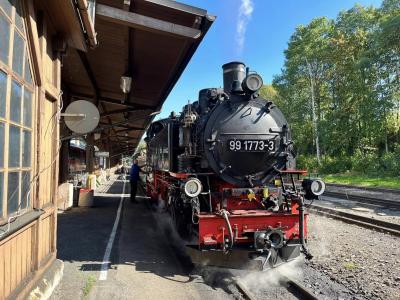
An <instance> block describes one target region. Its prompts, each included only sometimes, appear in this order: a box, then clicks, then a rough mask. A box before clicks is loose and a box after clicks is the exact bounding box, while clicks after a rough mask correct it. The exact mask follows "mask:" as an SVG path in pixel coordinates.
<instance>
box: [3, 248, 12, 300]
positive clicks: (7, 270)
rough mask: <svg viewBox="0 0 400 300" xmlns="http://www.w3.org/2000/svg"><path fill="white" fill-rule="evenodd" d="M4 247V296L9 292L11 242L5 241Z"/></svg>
mask: <svg viewBox="0 0 400 300" xmlns="http://www.w3.org/2000/svg"><path fill="white" fill-rule="evenodd" d="M2 247H3V248H4V297H7V296H8V295H9V294H10V292H11V257H10V256H11V255H10V254H11V244H10V243H7V244H4V245H3V246H2Z"/></svg>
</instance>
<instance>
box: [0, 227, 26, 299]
mask: <svg viewBox="0 0 400 300" xmlns="http://www.w3.org/2000/svg"><path fill="white" fill-rule="evenodd" d="M32 228H33V226H31V227H28V228H26V229H25V230H23V229H22V231H20V232H18V233H17V234H15V235H14V236H12V237H10V238H9V239H6V241H2V244H1V245H0V299H4V298H6V297H7V296H9V295H10V294H11V293H12V291H14V290H15V289H16V288H17V287H18V286H19V285H20V284H21V282H23V280H24V279H25V278H26V277H27V276H28V275H30V274H31V272H32V267H31V266H32V233H33V230H32Z"/></svg>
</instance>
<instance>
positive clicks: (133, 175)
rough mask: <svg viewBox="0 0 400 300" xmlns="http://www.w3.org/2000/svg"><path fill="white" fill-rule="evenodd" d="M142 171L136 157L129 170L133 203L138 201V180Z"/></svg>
mask: <svg viewBox="0 0 400 300" xmlns="http://www.w3.org/2000/svg"><path fill="white" fill-rule="evenodd" d="M140 172H142V169H141V168H140V167H139V165H138V161H137V159H135V160H134V161H133V164H132V167H131V170H130V172H129V181H130V183H131V202H133V203H137V200H136V193H137V185H138V181H139V180H140V177H139V173H140Z"/></svg>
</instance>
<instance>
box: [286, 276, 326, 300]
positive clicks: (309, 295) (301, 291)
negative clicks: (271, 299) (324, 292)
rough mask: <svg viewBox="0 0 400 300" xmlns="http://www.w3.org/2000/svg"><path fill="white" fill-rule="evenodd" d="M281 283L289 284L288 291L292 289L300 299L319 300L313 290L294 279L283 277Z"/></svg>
mask: <svg viewBox="0 0 400 300" xmlns="http://www.w3.org/2000/svg"><path fill="white" fill-rule="evenodd" d="M281 281H283V282H285V283H287V284H289V287H288V290H289V291H290V288H291V289H292V290H293V291H294V292H296V293H297V294H298V295H295V296H299V299H304V300H319V298H318V297H317V296H316V295H314V294H313V292H312V291H311V290H309V289H308V288H306V287H305V286H304V285H302V284H301V283H300V282H298V281H297V280H295V279H293V278H289V277H286V276H282V279H281Z"/></svg>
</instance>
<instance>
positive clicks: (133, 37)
mask: <svg viewBox="0 0 400 300" xmlns="http://www.w3.org/2000/svg"><path fill="white" fill-rule="evenodd" d="M214 20H215V17H213V16H210V15H208V14H207V11H205V10H203V9H199V8H195V7H192V6H188V5H184V4H181V3H178V2H175V1H170V0H130V1H129V0H98V1H97V5H96V16H95V21H94V29H95V32H96V33H97V35H96V38H97V42H98V46H97V47H95V48H94V49H89V50H87V52H84V51H81V50H77V49H74V48H69V49H68V51H67V54H66V56H65V57H64V61H63V68H62V79H63V85H64V90H65V92H66V93H68V94H69V95H70V96H71V97H72V100H78V99H87V100H90V101H93V103H95V104H96V105H97V106H98V107H99V110H100V115H101V120H100V124H99V128H98V129H97V132H101V137H100V139H99V140H97V141H96V144H97V146H98V147H99V148H100V149H105V150H109V151H110V152H111V153H110V154H111V155H118V154H120V153H121V154H122V153H132V152H134V150H135V148H136V146H137V144H138V142H139V141H140V138H141V136H142V135H143V133H144V130H145V129H146V127H147V126H148V124H149V123H150V122H151V121H152V119H153V118H154V113H155V112H157V111H159V110H160V109H161V106H162V104H163V103H164V101H165V100H166V98H167V96H168V94H169V93H170V91H171V89H172V88H173V87H174V85H175V83H176V82H177V80H178V79H179V77H180V75H181V74H182V72H183V70H184V69H185V67H186V65H187V64H188V62H189V60H190V59H191V57H192V55H193V54H194V52H195V51H196V49H197V47H198V46H199V44H200V42H201V41H202V39H203V38H204V36H205V34H206V33H207V30H208V29H209V27H210V26H211V24H212V23H213V21H214ZM121 76H129V77H132V88H131V91H130V92H129V93H128V94H124V93H123V92H122V90H121V88H120V78H121ZM109 146H110V147H109Z"/></svg>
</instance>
